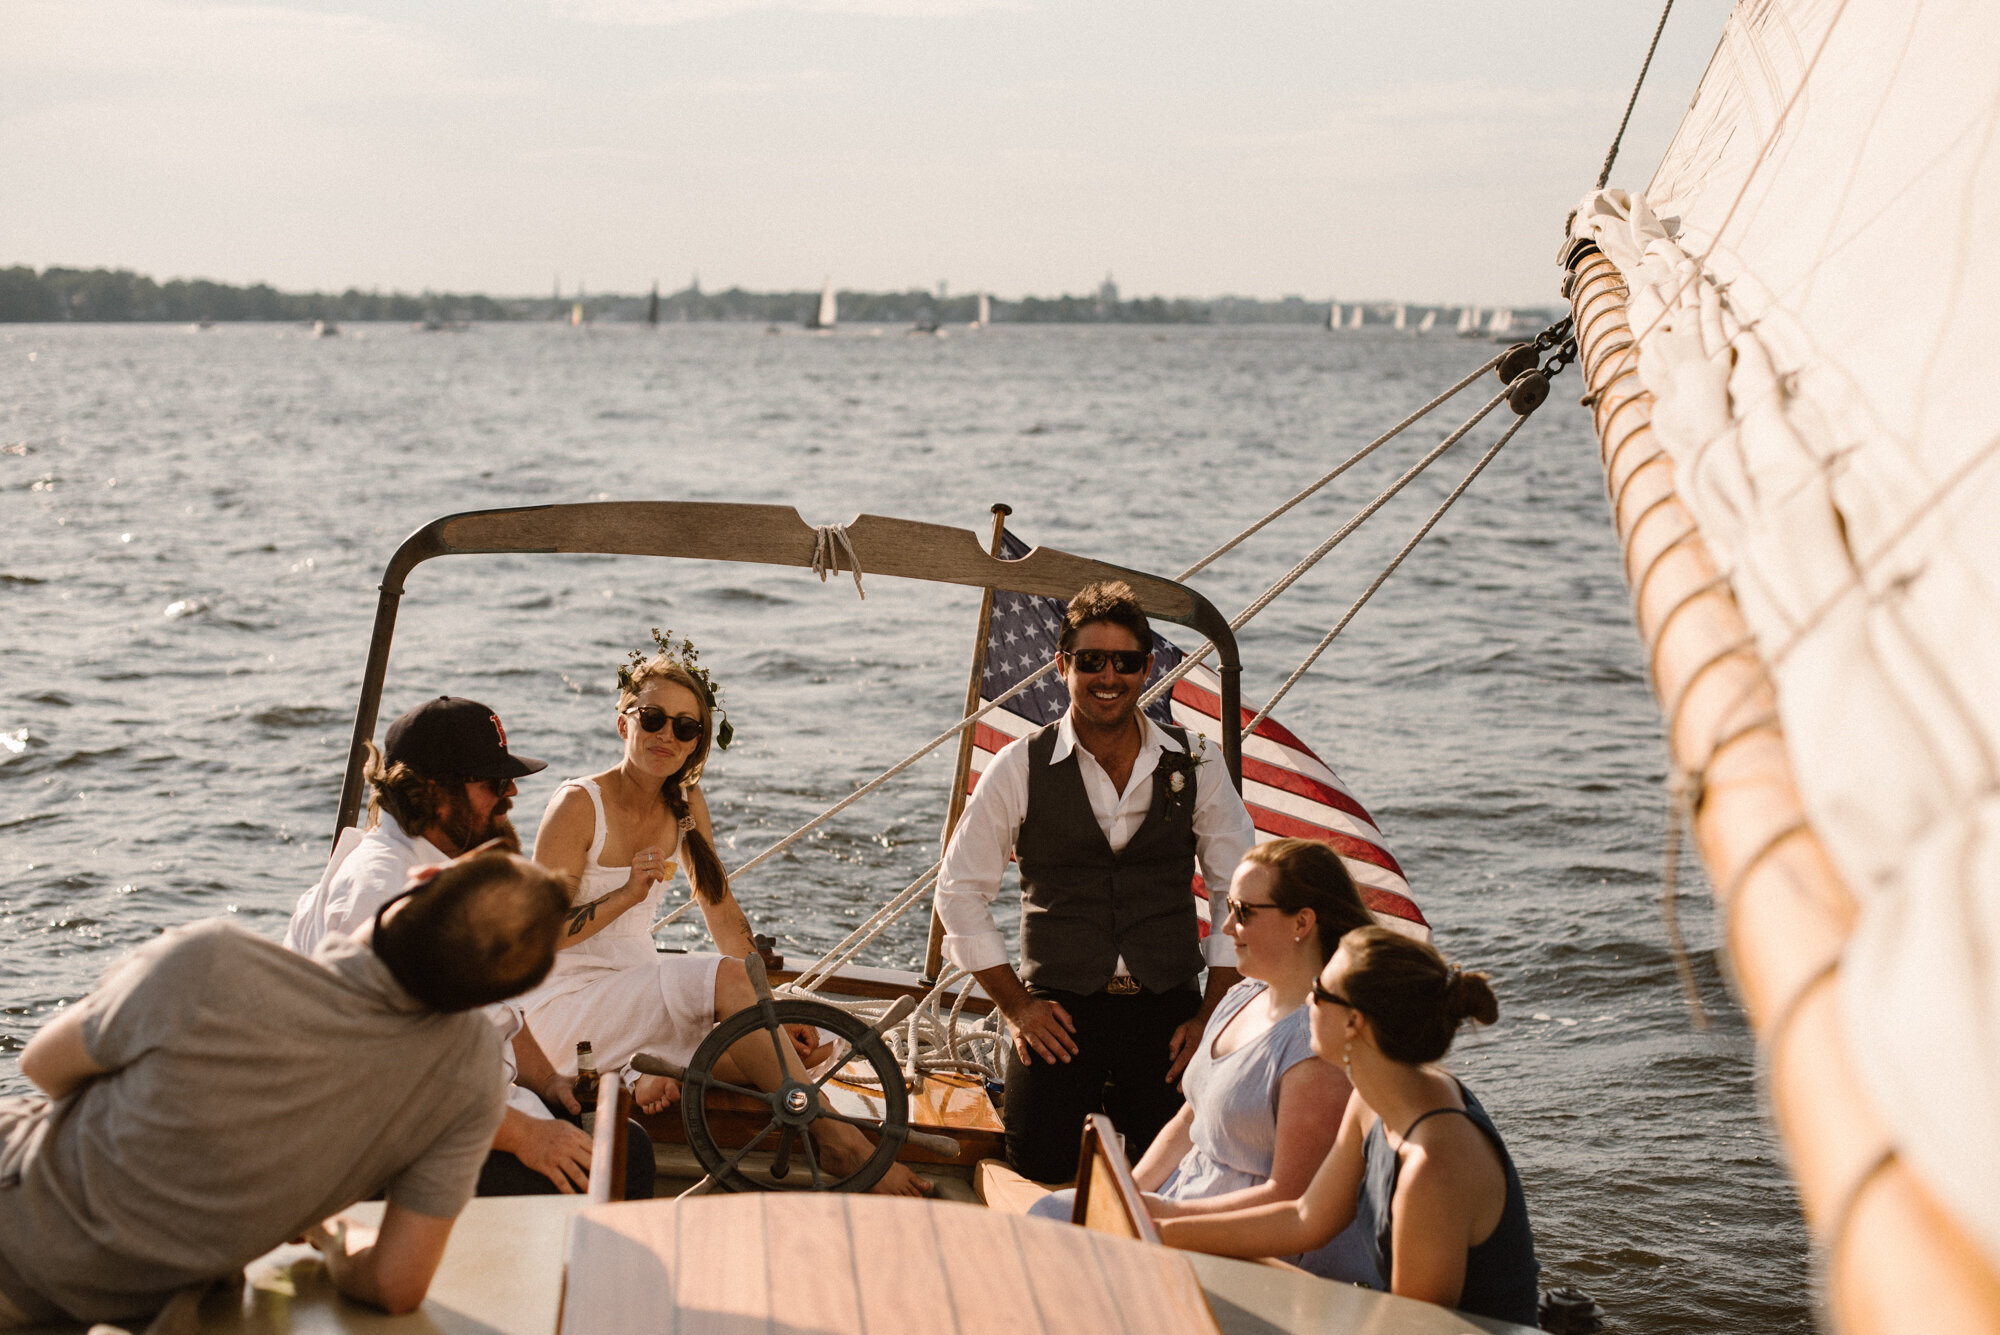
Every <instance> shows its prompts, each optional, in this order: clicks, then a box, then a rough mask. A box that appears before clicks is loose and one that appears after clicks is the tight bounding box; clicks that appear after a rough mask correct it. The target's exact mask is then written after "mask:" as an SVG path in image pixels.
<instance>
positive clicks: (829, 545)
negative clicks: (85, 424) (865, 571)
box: [812, 524, 868, 599]
mask: <svg viewBox="0 0 2000 1335" xmlns="http://www.w3.org/2000/svg"><path fill="white" fill-rule="evenodd" d="M843 554H845V556H846V558H847V571H848V573H849V574H851V575H853V576H854V591H855V592H856V593H858V594H860V595H861V597H862V598H863V599H866V598H867V597H868V591H867V590H866V589H864V588H862V587H861V561H860V559H859V558H857V557H856V556H855V555H854V544H853V542H851V541H849V539H848V536H847V525H845V524H814V525H813V567H812V568H813V574H815V575H818V576H819V582H820V583H822V584H824V583H826V577H827V576H828V575H829V574H832V575H838V574H839V573H840V561H841V556H842V555H843Z"/></svg>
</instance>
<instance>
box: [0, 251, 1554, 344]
mask: <svg viewBox="0 0 2000 1335" xmlns="http://www.w3.org/2000/svg"><path fill="white" fill-rule="evenodd" d="M838 296H839V302H840V319H841V322H842V323H848V324H916V323H919V322H935V323H937V324H938V325H940V326H946V325H966V324H970V323H971V322H972V321H973V320H974V319H975V318H976V316H977V315H978V310H979V295H978V294H977V293H965V294H962V295H958V296H942V295H939V294H936V293H931V292H925V291H923V290H921V289H911V290H909V291H905V292H840V293H839V294H838ZM650 302H651V296H650V294H648V293H640V294H639V295H637V296H632V295H626V294H611V293H606V294H603V295H597V296H584V297H578V296H554V295H551V296H546V297H489V296H485V295H483V294H478V293H454V292H424V293H415V294H412V293H405V292H391V293H382V292H363V291H361V290H359V289H358V288H349V289H348V290H347V291H345V292H280V291H279V290H277V289H276V288H273V287H271V286H269V285H268V284H264V283H256V284H252V285H250V286H247V287H236V286H231V285H230V284H227V283H213V282H209V281H208V280H206V279H183V278H176V279H170V280H168V281H167V282H164V283H162V282H156V281H155V280H153V279H152V278H149V277H147V276H146V275H144V274H137V273H133V272H131V271H130V270H127V269H64V268H55V267H51V268H48V269H44V270H42V271H41V272H40V273H37V272H36V271H35V270H33V269H31V268H28V267H26V266H15V267H13V268H7V269H0V324H199V323H201V322H203V321H207V322H210V323H214V324H237V323H257V322H265V323H295V322H308V323H309V322H311V321H315V320H330V321H341V320H349V321H354V322H356V323H364V322H371V321H385V322H396V323H413V324H415V323H422V322H424V321H439V322H447V323H456V322H460V321H475V320H476V321H526V322H541V321H551V320H567V319H569V318H571V316H572V313H573V312H574V311H575V310H576V308H578V307H581V308H582V318H583V319H584V320H586V321H592V322H596V321H603V322H607V323H634V322H640V323H643V322H644V321H645V319H646V314H647V309H648V306H649V304H650ZM818 302H819V293H818V292H816V291H803V292H748V291H745V290H744V289H742V288H734V287H732V288H728V289H726V290H724V291H721V292H703V291H702V290H700V289H699V288H698V287H692V286H691V287H688V288H684V289H682V290H681V291H679V292H675V293H672V294H667V293H662V294H661V295H660V297H659V318H660V322H661V323H663V324H666V323H673V324H681V323H748V324H775V325H780V326H785V325H798V324H801V323H803V321H804V320H805V318H806V317H807V316H808V315H809V314H810V313H811V312H812V311H813V310H814V308H815V307H816V306H817V304H818ZM1360 304H1361V306H1362V307H1363V308H1364V309H1365V310H1367V311H1369V312H1371V317H1370V322H1371V323H1376V322H1385V321H1386V320H1387V319H1388V318H1389V313H1390V312H1391V311H1393V310H1394V308H1395V306H1396V303H1395V302H1393V301H1376V302H1362V303H1360ZM1328 306H1329V303H1328V302H1326V301H1307V300H1305V299H1304V298H1302V297H1285V298H1282V299H1280V300H1277V301H1265V300H1262V299H1259V298H1256V297H1232V296H1223V297H1207V298H1189V297H1173V298H1167V297H1142V298H1136V299H1133V300H1130V301H1126V300H1122V299H1120V297H1119V295H1118V293H1117V290H1116V289H1115V288H1113V287H1111V286H1110V285H1109V284H1108V283H1107V285H1106V287H1105V288H1104V289H1102V290H1100V291H1099V292H1098V293H1096V294H1093V295H1088V296H1067V295H1065V296H1060V297H1032V296H1030V297H1021V298H1019V299H1016V300H1003V299H1001V298H999V297H993V298H990V299H989V307H990V310H989V318H990V319H991V320H992V321H993V322H994V323H996V324H1001V323H1006V324H1156V325H1157V324H1300V325H1324V324H1325V323H1326V320H1327V312H1328ZM1349 308H1350V309H1351V308H1352V306H1351V304H1350V307H1349ZM1458 309H1459V308H1458V307H1456V306H1436V305H1422V304H1412V305H1410V306H1409V308H1408V310H1409V313H1410V317H1411V318H1412V320H1414V319H1415V318H1416V317H1417V316H1419V315H1420V314H1422V313H1424V312H1427V311H1432V310H1435V311H1438V312H1441V313H1442V312H1450V313H1452V315H1453V318H1455V316H1456V312H1457V310H1458ZM1521 314H1523V315H1532V314H1536V312H1533V311H1529V310H1525V309H1524V310H1522V311H1521ZM1439 323H1440V324H1443V323H1444V320H1443V318H1442V315H1441V317H1440V320H1439ZM1439 332H1441V333H1443V332H1446V331H1444V330H1440V331H1439Z"/></svg>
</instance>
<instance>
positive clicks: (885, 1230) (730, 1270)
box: [558, 1192, 1219, 1335]
mask: <svg viewBox="0 0 2000 1335" xmlns="http://www.w3.org/2000/svg"><path fill="white" fill-rule="evenodd" d="M923 1330H955V1331H957V1332H959V1335H1021V1332H1047V1333H1048V1335H1059V1333H1063V1332H1077V1335H1104V1333H1105V1332H1108V1331H1145V1332H1147V1335H1218V1333H1219V1327H1218V1326H1217V1325H1216V1322H1215V1317H1214V1315H1213V1313H1211V1312H1210V1310H1209V1306H1208V1299H1207V1298H1206V1297H1205V1296H1204V1294H1203V1293H1202V1287H1201V1283H1200V1281H1199V1280H1198V1279H1197V1278H1196V1276H1195V1271H1194V1267H1193V1266H1192V1265H1191V1264H1190V1263H1189V1261H1188V1258H1187V1256H1186V1254H1185V1253H1182V1252H1176V1251H1171V1250H1169V1249H1167V1248H1164V1247H1149V1246H1146V1245H1145V1244H1143V1243H1139V1242H1132V1241H1128V1240H1126V1239H1123V1238H1114V1237H1109V1236H1106V1235H1105V1234H1102V1233H1095V1232H1091V1231H1088V1230H1085V1229H1079V1228H1071V1227H1070V1226H1069V1225H1067V1224H1060V1223H1053V1222H1050V1221H1048V1220H1043V1219H1024V1218H1021V1217H1020V1216H1017V1215H1010V1214H1003V1213H1001V1212H999V1211H996V1210H982V1209H980V1208H979V1207H977V1206H973V1205H956V1204H950V1203H943V1202H932V1201H915V1200H903V1199H897V1198H893V1197H886V1196H856V1195H842V1194H820V1193H806V1192H799V1193H791V1192H786V1193H759V1194H756V1195H741V1196H723V1197H717V1196H710V1197H701V1198H697V1199H693V1200H688V1201H634V1202H631V1203H628V1204H623V1205H603V1206H594V1207H591V1208H589V1209H586V1210H583V1211H581V1212H580V1213H578V1214H577V1215H576V1216H575V1217H574V1218H573V1219H572V1221H571V1225H570V1238H569V1268H568V1273H567V1274H566V1276H565V1278H564V1293H563V1306H562V1318H561V1322H560V1324H559V1326H558V1332H559V1335H627V1333H628V1332H629V1335H655V1333H656V1332H662V1331H672V1332H675V1333H676V1335H711V1333H713V1335H722V1333H723V1332H727V1333H728V1335H742V1332H746V1331H783V1332H786V1333H787V1335H862V1332H864V1331H923Z"/></svg>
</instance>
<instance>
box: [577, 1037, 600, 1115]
mask: <svg viewBox="0 0 2000 1335" xmlns="http://www.w3.org/2000/svg"><path fill="white" fill-rule="evenodd" d="M576 1101H577V1103H578V1104H579V1105H581V1106H582V1108H583V1129H584V1130H586V1131H594V1130H596V1121H597V1117H596V1114H597V1054H596V1053H594V1052H592V1051H591V1050H590V1040H589V1039H587V1038H586V1039H584V1040H583V1041H582V1042H580V1043H578V1044H577V1045H576Z"/></svg>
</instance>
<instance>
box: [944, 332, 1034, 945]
mask: <svg viewBox="0 0 2000 1335" xmlns="http://www.w3.org/2000/svg"><path fill="white" fill-rule="evenodd" d="M985 301H986V298H985V297H984V295H982V296H981V297H980V304H981V305H982V306H983V305H984V304H985ZM981 313H982V314H984V312H983V311H982V312H981ZM1013 513H1014V507H1013V506H1011V505H995V506H994V507H993V541H992V545H991V547H990V548H989V549H988V550H990V551H991V552H992V553H993V555H995V556H998V555H1000V539H1001V536H1002V535H1003V534H1004V533H1006V531H1007V516H1008V515H1010V514H1013ZM992 629H993V590H991V589H988V590H986V591H985V592H984V593H983V594H981V595H980V598H979V633H978V634H977V635H976V636H975V637H974V638H973V642H972V675H971V678H970V680H968V681H967V682H966V684H965V714H970V713H971V712H972V711H973V710H975V709H977V708H979V697H980V694H981V692H982V690H983V689H984V687H985V684H986V637H987V635H988V634H989V633H990V632H991V631H992ZM965 714H961V715H959V717H960V718H963V717H965ZM972 733H973V730H972V729H971V728H967V729H966V730H965V731H964V732H962V733H960V734H959V735H958V760H957V762H956V763H955V764H953V765H952V767H951V802H950V804H949V805H948V806H947V807H946V808H945V813H944V834H943V835H942V837H940V838H939V840H938V857H939V858H940V859H942V858H943V857H944V851H945V849H947V848H949V847H950V846H951V836H952V834H953V833H954V832H955V831H956V830H957V829H958V818H959V817H960V816H963V815H964V814H965V784H966V781H967V780H968V779H970V778H971V777H972V747H973V737H972ZM943 967H944V919H942V918H940V917H938V914H937V909H936V908H935V907H933V908H932V909H931V940H930V945H929V946H928V947H926V948H925V950H924V980H925V981H926V982H932V981H935V980H936V978H937V976H938V971H939V970H940V969H942V968H943Z"/></svg>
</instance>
